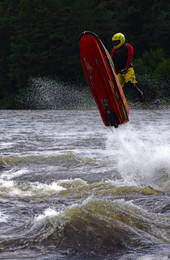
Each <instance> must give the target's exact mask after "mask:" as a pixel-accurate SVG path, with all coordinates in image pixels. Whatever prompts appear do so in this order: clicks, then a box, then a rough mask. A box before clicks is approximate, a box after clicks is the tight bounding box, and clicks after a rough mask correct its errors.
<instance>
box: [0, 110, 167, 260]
mask: <svg viewBox="0 0 170 260" xmlns="http://www.w3.org/2000/svg"><path fill="white" fill-rule="evenodd" d="M0 125H1V128H0V144H1V145H0V152H1V157H0V259H39V260H40V259H41V260H42V259H46V260H48V259H57V260H58V259H62V260H66V259H67V260H68V259H69V260H70V259H71V260H73V259H74V260H75V259H78V260H86V259H96V260H104V259H105V260H109V259H116V260H153V259H154V260H166V259H170V110H168V109H157V110H142V109H141V110H140V109H138V110H130V120H129V122H128V123H126V124H124V125H122V126H119V127H118V128H116V129H115V128H114V127H105V126H104V125H103V122H102V120H101V117H100V115H99V112H98V110H95V109H94V110H93V109H91V110H35V111H34V110H32V111H31V110H30V111H29V110H25V111H22V110H18V111H16V110H9V111H8V110H1V111H0Z"/></svg>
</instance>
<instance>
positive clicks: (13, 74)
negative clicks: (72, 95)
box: [0, 0, 170, 100]
mask: <svg viewBox="0 0 170 260" xmlns="http://www.w3.org/2000/svg"><path fill="white" fill-rule="evenodd" d="M168 6H169V3H168V0H143V1H136V0H124V1H116V0H88V1H84V0H72V1H70V0H32V1H30V0H8V1H5V0H0V96H1V98H0V99H1V100H2V99H4V98H6V97H8V96H9V95H15V94H16V93H19V92H20V91H22V90H23V89H25V88H26V86H28V82H29V79H30V78H32V77H49V78H53V79H55V78H57V79H60V80H65V81H66V80H72V81H77V80H79V79H80V78H81V77H83V73H82V68H81V63H80V58H79V44H78V43H79V42H78V39H79V35H80V33H81V32H82V31H84V30H91V31H93V32H95V33H96V34H98V35H99V37H100V39H101V40H102V41H103V43H104V44H105V46H106V47H107V49H108V50H109V51H111V48H112V42H111V37H112V35H113V33H116V32H119V31H120V32H122V33H124V34H125V35H126V38H127V41H128V42H129V43H131V44H132V45H133V46H134V48H135V59H136V60H135V63H136V70H137V73H138V74H140V75H141V74H142V73H145V74H146V73H147V74H152V76H153V75H154V76H155V75H158V74H160V77H164V78H166V79H167V78H168V77H169V74H170V72H168V64H169V63H170V62H169V38H168V37H169V28H170V22H169V21H170V19H169V13H168Z"/></svg>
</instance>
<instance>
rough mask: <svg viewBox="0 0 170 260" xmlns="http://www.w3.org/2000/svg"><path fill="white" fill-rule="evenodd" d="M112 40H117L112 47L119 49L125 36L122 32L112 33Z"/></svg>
mask: <svg viewBox="0 0 170 260" xmlns="http://www.w3.org/2000/svg"><path fill="white" fill-rule="evenodd" d="M112 41H113V42H116V41H118V43H117V44H116V45H114V48H115V49H119V48H120V47H121V46H122V45H123V44H124V43H125V36H124V35H123V34H122V33H116V34H114V35H113V37H112Z"/></svg>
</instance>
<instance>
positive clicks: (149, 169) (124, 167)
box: [106, 124, 170, 185]
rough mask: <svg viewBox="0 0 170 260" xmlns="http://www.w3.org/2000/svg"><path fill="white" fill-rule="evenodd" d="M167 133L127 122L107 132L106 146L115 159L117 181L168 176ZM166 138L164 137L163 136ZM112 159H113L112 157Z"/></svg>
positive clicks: (148, 181) (138, 181)
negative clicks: (134, 125) (120, 178)
mask: <svg viewBox="0 0 170 260" xmlns="http://www.w3.org/2000/svg"><path fill="white" fill-rule="evenodd" d="M168 136H169V135H168V133H167V134H166V133H165V132H164V135H161V134H160V132H159V131H157V129H156V130H155V128H154V127H152V126H148V127H145V129H139V128H137V129H136V128H134V127H132V126H131V125H130V124H127V125H124V126H123V127H119V128H118V129H116V131H115V130H114V131H112V133H110V134H109V135H108V140H107V143H106V149H107V151H108V152H109V154H110V157H112V158H113V160H114V162H115V161H116V168H117V171H118V172H119V174H120V175H121V177H122V180H118V181H116V183H117V184H121V183H122V184H123V185H132V184H133V185H135V183H136V184H137V185H140V184H152V183H153V182H155V181H156V182H157V181H158V175H160V180H161V178H165V179H166V181H168V179H170V145H169V137H168ZM166 138H167V139H166ZM115 159H116V160H115Z"/></svg>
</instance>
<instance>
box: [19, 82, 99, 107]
mask: <svg viewBox="0 0 170 260" xmlns="http://www.w3.org/2000/svg"><path fill="white" fill-rule="evenodd" d="M18 102H19V103H20V104H21V105H22V106H23V107H26V108H30V109H65V108H66V109H71V108H76V107H86V106H88V107H90V106H94V105H95V104H94V99H93V97H92V95H91V92H90V91H89V89H88V88H87V84H86V83H84V85H83V84H82V83H81V84H80V85H79V86H75V85H73V84H72V85H71V84H70V83H61V82H57V81H55V80H50V79H48V78H36V79H32V84H31V87H30V89H29V91H27V92H26V93H24V95H23V96H22V97H21V98H20V100H18Z"/></svg>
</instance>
